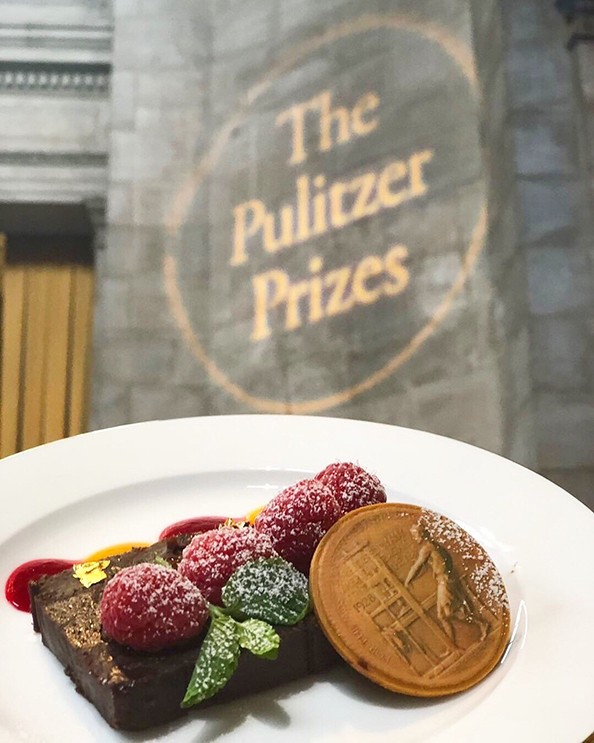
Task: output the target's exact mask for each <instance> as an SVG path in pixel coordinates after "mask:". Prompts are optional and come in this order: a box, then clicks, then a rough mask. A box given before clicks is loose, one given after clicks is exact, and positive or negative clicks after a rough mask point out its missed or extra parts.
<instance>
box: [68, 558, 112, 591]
mask: <svg viewBox="0 0 594 743" xmlns="http://www.w3.org/2000/svg"><path fill="white" fill-rule="evenodd" d="M108 565H109V560H95V561H93V562H80V563H79V564H78V565H75V566H74V567H73V568H72V574H73V575H74V577H75V578H76V579H77V580H79V581H80V582H81V583H82V584H83V586H84V587H85V588H89V587H90V586H93V585H94V584H95V583H100V582H101V581H102V580H105V579H106V578H107V573H106V572H105V568H106V567H107V566H108Z"/></svg>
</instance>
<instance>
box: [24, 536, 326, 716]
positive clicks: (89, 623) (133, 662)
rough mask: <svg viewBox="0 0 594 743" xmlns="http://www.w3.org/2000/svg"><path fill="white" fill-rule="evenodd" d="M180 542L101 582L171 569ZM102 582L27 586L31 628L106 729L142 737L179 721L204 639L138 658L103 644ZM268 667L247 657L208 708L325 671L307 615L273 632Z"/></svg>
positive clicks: (124, 563)
mask: <svg viewBox="0 0 594 743" xmlns="http://www.w3.org/2000/svg"><path fill="white" fill-rule="evenodd" d="M186 543H187V538H183V537H180V538H174V539H170V540H167V541H165V542H158V543H157V544H154V545H152V546H151V547H146V548H144V549H135V550H132V551H131V552H127V553H124V554H122V555H117V556H114V557H111V558H110V564H109V566H108V567H107V568H106V573H107V576H108V577H107V580H108V579H109V578H111V577H112V576H113V575H114V574H115V573H116V572H117V571H118V570H119V569H121V568H124V567H128V566H130V565H135V564H137V563H140V562H154V561H155V559H158V557H160V558H162V559H164V560H167V562H169V563H170V564H173V565H175V564H177V562H178V561H179V558H180V556H181V551H182V549H183V547H184V546H185V544H186ZM107 580H104V581H102V582H100V583H96V584H95V585H92V586H90V587H89V588H85V587H84V586H83V585H82V584H81V583H80V581H79V580H78V579H77V578H75V577H74V576H73V574H72V571H71V570H66V571H64V572H63V573H59V574H58V575H53V576H48V577H46V578H42V579H40V580H39V581H37V582H35V583H32V584H31V585H30V594H31V606H32V612H33V626H34V628H35V630H36V631H37V632H40V633H41V637H42V640H43V643H44V645H46V646H47V647H48V648H49V649H50V650H51V651H52V653H54V655H55V656H56V657H57V658H58V660H59V661H60V662H61V663H62V664H63V666H64V668H65V670H66V673H67V674H68V675H69V676H70V677H71V679H72V680H73V681H74V683H75V684H76V688H77V689H78V691H79V692H80V693H81V694H82V695H83V696H85V697H86V698H87V699H88V700H89V701H90V702H91V703H92V704H94V705H95V707H96V708H97V709H98V711H99V712H100V713H101V715H102V716H103V717H104V718H105V720H106V721H107V722H108V723H109V724H110V725H111V726H112V727H114V728H117V729H121V730H143V729H146V728H149V727H153V726H155V725H161V724H163V723H167V722H170V721H172V720H175V719H176V718H178V717H181V716H182V715H184V714H186V713H187V710H183V709H182V708H181V707H180V702H181V700H182V698H183V696H184V693H185V690H186V687H187V685H188V682H189V680H190V676H191V675H192V670H193V668H194V664H195V662H196V658H197V656H198V653H199V650H200V645H201V643H202V641H203V637H204V634H203V635H201V636H200V637H198V638H196V639H194V640H192V641H191V642H190V643H187V644H186V645H184V646H183V647H178V648H173V649H168V650H163V651H160V652H157V653H150V654H149V653H140V652H137V651H134V650H131V649H130V648H126V647H124V646H122V645H119V644H118V643H116V642H113V641H111V640H108V639H107V638H106V637H105V636H104V635H103V634H102V632H101V624H100V621H99V603H100V601H101V595H102V593H103V589H104V587H105V584H106V582H107ZM276 629H277V631H278V633H279V635H280V638H281V643H280V650H279V654H278V658H277V659H276V660H275V661H269V660H263V659H261V658H257V657H255V656H253V655H252V654H251V653H249V652H244V653H242V654H241V657H240V661H239V666H238V668H237V671H236V672H235V674H234V676H233V677H232V678H231V680H230V681H229V683H228V684H227V686H226V687H225V688H224V689H222V690H221V691H220V692H219V693H218V694H217V695H216V696H215V697H213V698H212V699H211V700H208V702H204V703H202V704H200V705H198V706H197V707H196V708H194V709H196V710H200V709H203V708H204V707H205V706H206V705H207V704H217V703H220V702H226V701H229V700H231V699H236V698H238V697H242V696H245V695H248V694H252V693H255V692H259V691H263V690H266V689H271V688H274V687H276V686H279V685H281V684H283V683H286V682H288V681H293V680H295V679H298V678H301V677H303V676H306V675H308V674H311V673H317V672H320V671H324V670H327V669H329V668H331V667H332V666H333V665H334V664H335V663H337V662H338V656H337V655H336V653H335V651H334V650H333V649H332V647H331V646H330V644H329V643H328V641H327V640H326V638H325V637H324V635H323V633H322V631H321V629H320V627H319V625H318V623H317V621H316V619H315V617H314V615H313V614H310V615H308V616H307V617H306V618H305V619H304V620H303V621H301V622H299V624H297V625H295V626H293V627H277V628H276Z"/></svg>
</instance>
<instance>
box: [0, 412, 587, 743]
mask: <svg viewBox="0 0 594 743" xmlns="http://www.w3.org/2000/svg"><path fill="white" fill-rule="evenodd" d="M336 460H355V461H358V462H359V463H360V464H361V465H362V466H363V467H365V468H367V469H370V470H372V471H374V472H376V473H377V474H378V475H379V476H380V478H381V479H382V480H383V482H384V483H385V485H386V487H387V489H388V492H389V498H390V500H404V501H408V502H411V503H418V504H421V505H425V506H429V507H431V508H434V509H436V510H438V511H440V512H442V513H444V514H446V515H448V516H450V517H451V518H453V519H454V520H456V521H458V522H459V523H460V524H461V525H463V526H464V527H465V528H467V529H468V530H469V531H470V532H471V533H472V534H473V535H474V536H475V537H476V538H477V539H478V540H479V541H480V542H481V543H482V544H483V545H484V546H485V547H486V549H487V550H488V551H489V552H490V554H491V555H492V557H493V558H494V560H495V562H496V563H497V565H498V567H499V569H500V570H501V572H502V574H503V576H504V579H505V582H506V585H507V587H508V592H509V594H510V599H511V606H512V620H513V623H514V631H513V639H512V642H511V644H510V648H509V650H508V652H507V653H506V655H505V657H504V660H503V662H502V663H501V664H500V665H499V666H498V667H497V669H496V670H495V671H494V672H493V673H492V674H491V675H490V676H489V677H488V678H487V679H486V680H485V681H483V682H482V683H481V684H479V685H478V686H477V687H475V688H474V689H472V690H470V691H469V692H466V693H463V694H460V695H457V696H455V697H453V698H447V699H444V700H431V701H419V700H414V699H407V698H405V697H401V696H398V695H392V694H390V693H389V692H386V691H384V690H383V689H380V688H379V687H375V686H373V685H372V684H371V683H370V682H368V681H367V680H365V679H363V678H361V677H358V676H357V675H356V674H355V673H354V672H352V671H350V670H347V669H340V670H337V671H335V672H333V673H332V674H331V675H328V676H327V677H322V678H317V679H307V680H305V681H303V682H299V683H295V684H292V685H289V686H286V687H283V688H281V689H279V690H278V691H275V692H270V693H266V694H261V695H259V696H257V697H252V698H250V699H245V700H242V701H240V702H237V703H234V704H229V705H226V706H225V707H214V708H212V709H210V710H205V711H204V712H203V713H202V714H201V715H200V716H199V717H194V718H191V719H189V720H185V721H183V722H182V723H179V724H177V725H175V726H172V727H171V728H168V729H167V730H165V731H163V730H161V731H159V733H158V734H155V733H151V734H148V735H135V736H124V735H118V734H116V733H115V732H113V731H112V730H111V729H110V728H109V727H108V726H107V724H106V723H105V722H104V721H103V720H102V719H101V718H100V716H99V715H98V713H97V712H96V711H95V709H94V708H93V707H92V706H91V705H90V704H88V703H87V702H86V701H85V700H84V699H82V698H81V697H80V696H79V695H78V694H77V693H76V692H75V691H74V688H73V686H72V684H71V682H70V681H69V680H68V679H67V678H66V676H65V675H64V673H63V671H62V668H61V666H60V665H59V664H58V662H57V661H56V660H55V659H54V658H53V656H52V655H51V654H50V653H49V651H47V650H46V649H45V648H43V647H42V645H41V641H40V639H39V637H38V636H36V635H35V634H34V633H33V631H32V629H31V619H30V617H29V616H28V615H27V614H24V613H22V612H18V611H16V610H15V609H13V608H12V607H10V606H9V605H8V604H7V602H6V601H4V600H3V599H2V601H1V606H0V663H1V667H2V674H1V677H0V740H2V741H17V740H26V741H44V742H49V741H55V742H56V743H58V742H59V743H64V741H68V742H70V741H76V742H77V743H85V742H87V741H101V743H107V742H108V741H114V740H134V741H138V740H154V739H156V738H158V739H159V740H163V741H167V742H168V743H169V742H170V741H192V743H206V741H213V740H220V739H224V740H237V741H242V742H243V741H258V743H260V742H261V741H262V742H264V741H277V740H278V739H279V737H280V738H282V740H283V741H291V740H296V741H297V740H299V741H304V740H306V741H324V742H325V743H326V742H328V743H329V742H330V741H337V742H338V741H340V743H345V741H366V742H367V741H369V742H370V743H375V742H379V741H388V740H390V741H391V740H396V739H397V740H398V741H399V743H400V742H402V741H428V740H431V741H433V740H435V741H476V740H480V741H501V740H506V739H507V740H514V741H515V740H530V741H533V740H538V741H539V743H544V742H545V741H551V742H552V743H558V742H559V741H575V743H578V742H579V741H582V740H583V739H584V738H585V737H586V736H587V735H589V734H590V733H592V732H593V731H594V703H593V700H594V640H593V634H594V633H593V630H594V590H593V588H594V567H593V566H594V515H593V514H592V513H591V512H590V511H588V509H586V508H585V506H583V505H582V504H580V503H579V502H578V501H577V500H575V499H574V498H572V497H571V496H570V495H568V494H567V493H565V492H564V491H563V490H561V489H560V488H558V487H556V486H555V485H553V484H551V483H550V482H548V481H547V480H545V479H543V478H541V477H539V476H538V475H535V474H533V473H532V472H530V471H528V470H526V469H524V468H522V467H520V466H518V465H515V464H513V463H511V462H509V461H507V460H505V459H502V458H500V457H497V456H495V455H493V454H490V453H488V452H485V451H482V450H480V449H477V448H474V447H471V446H468V445H466V444H461V443H458V442H455V441H452V440H450V439H446V438H442V437H439V436H435V435H431V434H427V433H422V432H419V431H412V430H409V429H403V428H397V427H392V426H386V425H380V424H374V423H364V422H358V421H349V420H339V419H331V418H307V417H303V418H299V417H291V416H279V417H277V416H251V415H250V416H224V417H210V418H193V419H183V420H175V421H162V422H154V423H144V424H138V425H132V426H124V427H121V428H116V429H109V430H105V431H99V432H95V433H91V434H86V435H83V436H77V437H75V438H72V439H68V440H65V441H60V442H57V443H54V444H49V445H46V446H42V447H39V448H37V449H33V450H30V451H27V452H24V453H22V454H18V455H16V456H13V457H9V458H8V459H5V460H3V461H1V462H0V494H1V497H2V513H3V518H2V519H1V520H0V579H1V580H2V584H3V585H4V582H5V580H6V578H7V576H8V575H9V573H10V572H11V570H12V569H13V568H14V567H16V566H17V565H18V564H20V563H21V562H23V561H25V560H29V559H33V558H37V557H64V558H79V559H80V558H82V557H84V556H85V555H87V554H89V553H90V552H93V551H94V550H96V549H99V548H101V547H105V546H107V545H110V544H114V543H118V542H124V541H132V540H138V541H153V540H155V539H156V538H157V536H158V534H159V532H160V531H161V529H162V528H163V527H164V526H166V525H167V524H170V523H172V522H174V521H176V520H178V519H181V518H185V517H190V516H194V515H200V514H205V515H206V514H221V513H222V514H230V515H239V514H242V513H244V512H245V511H246V510H248V509H251V508H252V507H255V506H257V505H259V504H261V503H262V502H265V501H266V500H268V499H269V498H270V497H271V496H272V495H273V494H274V493H275V492H276V491H277V490H278V489H280V488H281V487H282V486H284V485H286V484H289V483H291V482H294V481H296V480H297V479H298V478H300V477H301V476H303V475H306V474H308V473H315V472H317V471H319V470H320V469H322V468H323V467H324V466H325V465H326V464H328V463H329V462H331V461H336Z"/></svg>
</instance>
